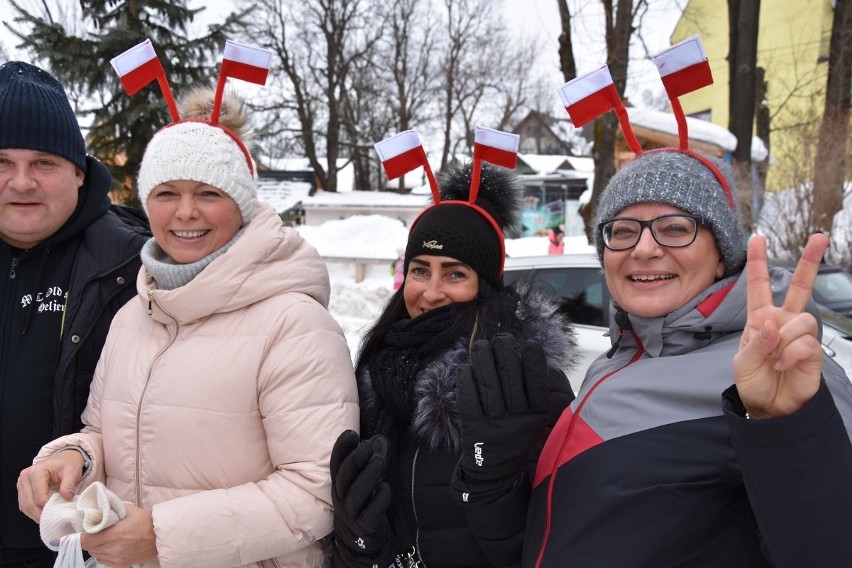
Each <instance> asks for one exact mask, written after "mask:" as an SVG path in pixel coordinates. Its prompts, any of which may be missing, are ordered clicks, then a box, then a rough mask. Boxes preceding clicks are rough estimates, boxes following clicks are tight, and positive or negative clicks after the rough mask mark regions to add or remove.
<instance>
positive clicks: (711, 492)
mask: <svg viewBox="0 0 852 568" xmlns="http://www.w3.org/2000/svg"><path fill="white" fill-rule="evenodd" d="M771 276H772V281H773V285H772V289H773V292H774V294H775V300H776V304H779V300H780V299H783V297H784V295H785V293H786V290H787V286H788V284H789V280H790V274H789V273H788V272H786V271H781V270H773V271H772V274H771ZM745 307H746V279H745V278H741V277H739V276H734V277H731V278H728V279H726V280H723V281H720V282H717V283H716V284H714V285H713V286H711V287H709V288H708V289H707V290H705V291H704V292H703V293H702V294H701V295H699V296H698V297H696V298H695V299H694V300H693V301H691V302H690V303H688V304H687V305H685V306H683V307H682V308H681V309H679V310H677V311H676V312H673V313H671V314H669V315H667V316H666V317H662V318H641V317H635V316H632V315H627V314H624V312H619V314H620V315H618V316H616V317H614V318H613V320H614V321H613V322H612V324H611V333H612V337H613V344H614V346H615V347H614V352H611V353H612V356H611V357H608V356H607V355H602V356H601V357H600V358H598V359H597V360H596V361H595V362H594V363H593V364H592V366H591V367H590V368H589V370H588V372H587V374H586V378H585V381H584V383H583V386H582V388H581V389H580V392H579V393H578V395H577V398H576V400H574V402H573V403H572V404H571V406H570V407H569V408H568V409H567V410H566V411H565V412H564V414H563V415H562V417H561V418H560V420H559V422H558V423H557V425H556V427H555V428H554V429H553V431H552V432H551V435H550V437H549V439H548V441H547V443H546V445H545V448H544V450H543V452H542V454H541V456H540V459H539V464H538V470H537V472H536V476H535V479H534V488H533V494H532V498H531V501H530V509H529V515H528V520H527V530H526V536H525V541H524V559H523V566H525V567H528V568H533V567H539V566H541V567H546V568H556V567H559V568H562V567H565V566H570V567H571V568H585V567H603V566H607V567H609V566H613V567H615V566H617V567H620V568H624V567H627V568H631V567H640V566H649V567H651V566H653V567H654V568H664V567H668V566H689V567H692V568H694V567H703V566H707V567H710V566H714V567H715V566H727V567H742V568H746V567H748V568H757V567H764V566H775V567H780V566H789V567H803V566H849V565H850V564H852V539H850V538H849V535H848V532H849V527H850V526H852V482H850V480H852V443H850V433H852V428H850V426H852V383H850V381H849V379H848V378H847V377H846V376H845V374H844V373H843V370H842V369H840V367H839V366H837V364H836V363H834V361H833V360H831V359H829V358H828V357H826V361H825V366H824V368H823V384H822V386H821V388H820V390H819V391H818V393H817V395H816V396H815V397H814V399H812V400H811V401H810V402H809V403H808V404H807V405H806V406H805V407H804V408H802V409H801V410H800V411H798V412H796V413H794V414H792V415H790V416H786V417H783V418H775V419H771V420H746V419H745V418H744V413H743V409H742V405H741V402H740V401H739V398H738V396H737V394H736V388H735V387H733V386H732V385H733V383H734V380H733V372H732V360H733V356H734V354H735V353H736V351H737V348H738V345H739V340H740V336H741V332H742V329H743V327H744V324H745V321H746V315H745ZM811 307H813V306H811ZM809 311H812V312H813V310H809ZM615 320H618V321H620V323H621V325H619V324H617V323H616V321H615ZM723 393H724V397H723Z"/></svg>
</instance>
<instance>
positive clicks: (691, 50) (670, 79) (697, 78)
mask: <svg viewBox="0 0 852 568" xmlns="http://www.w3.org/2000/svg"><path fill="white" fill-rule="evenodd" d="M654 63H655V64H656V65H657V69H658V70H659V71H660V77H662V79H663V85H665V87H666V93H668V95H669V98H670V99H674V98H676V97H679V96H681V95H684V94H686V93H691V92H692V91H695V90H697V89H700V88H701V87H706V86H707V85H711V84H713V75H712V73H711V72H710V62H709V61H707V54H706V53H705V52H704V46H703V45H701V39H700V38H699V37H698V36H697V35H695V36H692V37H690V38H687V39H685V40H683V41H681V42H679V43H677V44H675V45H673V46H671V47H669V48H668V49H666V50H665V51H663V52H661V53H659V54H658V55H656V56H654Z"/></svg>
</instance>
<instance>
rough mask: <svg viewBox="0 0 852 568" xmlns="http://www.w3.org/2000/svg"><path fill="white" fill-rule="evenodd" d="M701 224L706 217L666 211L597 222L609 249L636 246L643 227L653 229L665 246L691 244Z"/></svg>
mask: <svg viewBox="0 0 852 568" xmlns="http://www.w3.org/2000/svg"><path fill="white" fill-rule="evenodd" d="M699 225H707V221H706V219H704V218H703V217H695V216H693V215H663V216H662V217H657V218H656V219H650V220H648V221H640V220H639V219H627V218H624V219H613V220H611V221H605V222H603V223H601V224H600V225H598V233H599V234H600V236H601V240H603V243H604V246H605V247H606V248H608V249H609V250H627V249H631V248H633V247H635V246H636V244H637V243H638V242H639V239H640V238H642V231H643V230H645V229H646V228H648V229H651V235H652V236H653V237H654V240H655V241H657V242H658V243H659V244H660V245H662V246H664V247H671V248H680V247H688V246H689V245H691V244H692V243H693V242H695V236H696V235H697V234H698V227H699Z"/></svg>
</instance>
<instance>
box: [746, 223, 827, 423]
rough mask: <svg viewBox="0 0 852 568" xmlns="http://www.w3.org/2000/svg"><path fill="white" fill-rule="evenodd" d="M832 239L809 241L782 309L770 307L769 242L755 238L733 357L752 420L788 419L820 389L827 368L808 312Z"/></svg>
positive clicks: (813, 237) (823, 237)
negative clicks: (744, 309) (742, 321)
mask: <svg viewBox="0 0 852 568" xmlns="http://www.w3.org/2000/svg"><path fill="white" fill-rule="evenodd" d="M826 248H828V237H827V236H826V235H823V234H815V235H811V237H810V239H808V243H807V244H806V245H805V249H804V251H803V252H802V257H801V259H799V263H798V265H797V266H796V271H795V273H794V274H793V279H792V281H791V283H790V289H789V290H788V291H787V295H786V296H785V298H784V304H783V305H782V306H781V307H775V305H774V304H773V303H772V288H771V285H770V284H771V283H770V280H769V268H768V264H767V258H766V240H765V239H764V238H763V237H761V236H753V237H752V238H751V239H750V240H749V243H748V263H747V265H746V278H747V280H746V284H747V289H748V291H747V303H748V319H747V321H746V325H745V329H744V330H743V335H742V339H741V340H740V348H739V351H738V352H737V354H736V355H735V356H734V380H735V381H736V385H737V391H738V393H739V395H740V400H741V401H742V403H743V405H744V406H745V409H746V412H748V415H749V417H750V418H771V417H775V416H786V415H788V414H792V413H793V412H796V411H797V410H799V409H800V408H802V407H803V406H804V405H805V404H806V403H807V402H808V401H810V400H811V398H813V396H814V395H815V394H816V392H817V390H818V389H819V385H820V378H821V373H822V365H823V351H822V346H821V345H820V343H819V341H818V340H817V321H816V319H815V318H814V317H813V316H812V315H811V314H809V313H807V312H805V311H804V309H805V305H806V304H807V302H808V300H810V298H811V294H812V292H813V287H814V281H815V280H816V275H817V272H818V270H819V264H820V260H821V259H822V255H823V253H825V250H826Z"/></svg>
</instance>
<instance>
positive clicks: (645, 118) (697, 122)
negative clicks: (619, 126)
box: [627, 107, 737, 152]
mask: <svg viewBox="0 0 852 568" xmlns="http://www.w3.org/2000/svg"><path fill="white" fill-rule="evenodd" d="M627 116H628V117H629V119H630V123H631V124H635V125H637V126H641V127H643V128H647V129H649V130H656V131H657V132H664V133H666V134H671V135H673V136H677V135H678V132H677V120H676V119H675V115H674V114H672V113H670V112H663V111H659V110H653V109H649V108H641V109H640V108H636V107H630V108H628V109H627ZM686 127H687V129H688V130H689V138H690V139H693V140H699V141H701V142H706V143H709V144H715V145H716V146H719V147H720V148H722V149H724V150H727V151H729V152H733V151H734V150H736V149H737V137H736V136H734V135H733V134H731V131H730V130H728V129H727V128H723V127H721V126H719V125H718V124H713V123H712V122H708V121H706V120H701V119H698V118H693V117H691V116H687V117H686Z"/></svg>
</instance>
